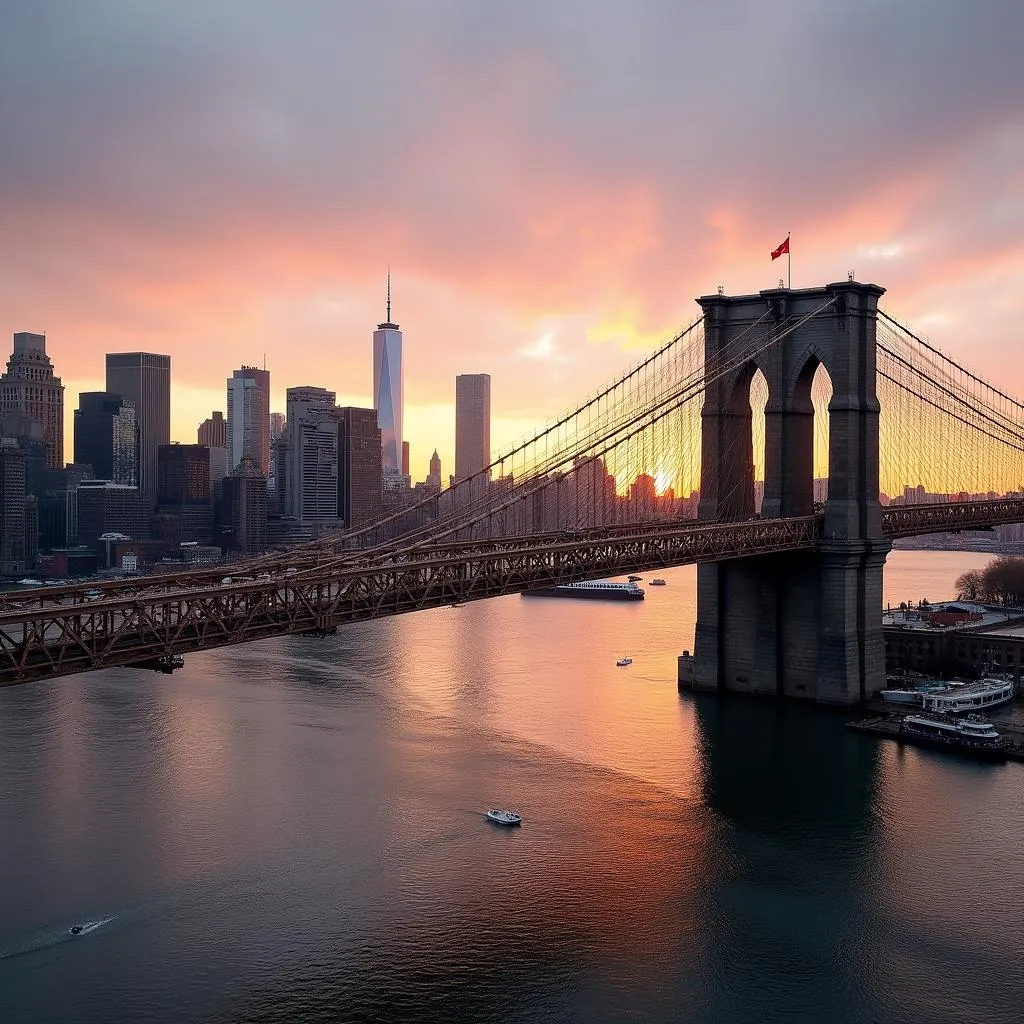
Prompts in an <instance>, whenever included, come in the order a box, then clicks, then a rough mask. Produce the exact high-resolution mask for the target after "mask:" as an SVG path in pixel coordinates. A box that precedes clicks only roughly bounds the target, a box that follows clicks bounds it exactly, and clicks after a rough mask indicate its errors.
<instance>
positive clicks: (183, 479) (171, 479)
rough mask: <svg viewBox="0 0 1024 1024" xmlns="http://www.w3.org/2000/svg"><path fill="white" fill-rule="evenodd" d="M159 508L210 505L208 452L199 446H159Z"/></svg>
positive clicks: (203, 446)
mask: <svg viewBox="0 0 1024 1024" xmlns="http://www.w3.org/2000/svg"><path fill="white" fill-rule="evenodd" d="M156 500H157V503H158V504H159V505H162V506H172V505H209V504H210V449H209V448H207V447H206V446H205V445H202V444H162V445H160V448H159V450H158V461H157V489H156Z"/></svg>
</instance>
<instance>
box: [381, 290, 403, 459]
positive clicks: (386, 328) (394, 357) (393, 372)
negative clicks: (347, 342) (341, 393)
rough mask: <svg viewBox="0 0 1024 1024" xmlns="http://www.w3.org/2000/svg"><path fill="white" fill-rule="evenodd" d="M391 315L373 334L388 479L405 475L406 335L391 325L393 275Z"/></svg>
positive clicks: (389, 306)
mask: <svg viewBox="0 0 1024 1024" xmlns="http://www.w3.org/2000/svg"><path fill="white" fill-rule="evenodd" d="M387 309H388V313H387V319H386V320H385V322H384V323H382V324H377V330H375V331H374V332H373V404H374V406H375V407H376V409H377V426H379V427H380V442H381V448H382V449H383V469H384V476H385V477H398V476H401V473H402V440H403V439H402V409H403V406H404V402H405V383H404V375H403V373H402V332H401V331H400V330H399V329H398V324H393V323H392V322H391V274H390V273H389V274H388V307H387Z"/></svg>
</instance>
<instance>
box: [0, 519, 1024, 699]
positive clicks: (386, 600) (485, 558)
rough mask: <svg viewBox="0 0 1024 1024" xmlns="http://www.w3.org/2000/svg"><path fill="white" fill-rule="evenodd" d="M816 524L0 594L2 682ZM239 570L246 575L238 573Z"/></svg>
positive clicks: (809, 536)
mask: <svg viewBox="0 0 1024 1024" xmlns="http://www.w3.org/2000/svg"><path fill="white" fill-rule="evenodd" d="M882 518H883V529H884V530H885V533H886V535H887V536H888V537H890V538H893V539H896V538H898V537H908V536H913V535H917V534H924V533H938V532H947V531H958V530H967V529H983V528H986V527H990V526H995V525H999V524H1001V523H1016V522H1022V521H1024V501H1021V500H1011V499H1003V500H996V501H984V502H959V503H951V504H944V505H907V506H890V507H888V508H886V509H883V513H882ZM824 519H825V517H824V515H822V514H816V515H813V516H804V517H794V518H787V519H752V520H750V521H748V522H743V523H703V522H697V521H693V520H688V521H685V522H674V523H652V524H646V525H644V526H620V527H609V528H604V529H591V530H583V531H572V532H565V533H558V534H548V535H545V536H540V537H520V538H504V539H498V540H486V539H484V540H477V541H468V542H465V541H464V542H452V543H445V544H429V543H428V544H420V545H416V546H414V547H409V548H405V549H402V548H400V547H395V548H394V549H390V550H384V549H371V550H368V551H365V552H348V553H346V554H344V555H342V556H341V557H340V558H339V557H338V556H334V555H326V554H323V553H321V554H320V555H318V556H317V555H310V554H309V553H308V552H304V553H302V554H300V553H298V552H296V555H297V556H298V557H295V558H292V559H289V558H288V555H287V553H284V554H282V555H280V556H279V557H278V559H277V560H275V561H271V560H268V559H258V560H254V561H252V562H245V563H236V564H232V565H231V566H229V567H227V568H225V567H223V566H222V567H220V568H219V569H218V570H216V572H215V573H213V574H211V572H210V570H204V571H201V572H197V573H181V574H177V575H171V576H153V577H142V578H138V579H134V580H130V581H125V580H120V581H108V582H103V583H94V582H90V583H84V584H82V583H80V584H75V585H68V586H57V587H42V588H37V589H33V590H20V591H14V592H9V593H6V594H4V595H2V599H0V685H10V684H14V683H22V682H29V681H31V680H35V679H45V678H50V677H54V676H61V675H70V674H73V673H76V672H87V671H90V670H92V669H97V668H103V667H107V666H115V665H133V664H134V665H141V664H148V665H152V664H154V663H155V662H156V661H157V660H158V659H166V658H169V657H171V656H173V655H183V654H187V653H190V652H193V651H199V650H207V649H210V648H214V647H223V646H227V645H230V644H239V643H246V642H248V641H251V640H260V639H265V638H267V637H273V636H283V635H286V634H290V633H310V632H313V633H317V632H323V631H326V630H330V629H333V628H334V627H336V626H338V625H340V624H343V623H345V622H355V621H358V620H361V619H370V618H378V617H381V616H385V615H399V614H401V613H403V612H410V611H418V610H421V609H425V608H437V607H442V606H444V605H450V604H455V603H460V602H463V601H472V600H479V599H481V598H485V597H496V596H498V595H501V594H516V593H522V592H523V591H526V590H530V589H533V588H535V587H540V586H548V585H551V584H555V583H570V582H575V581H580V580H587V579H598V578H604V577H608V576H616V575H622V574H625V573H630V572H650V571H653V570H657V569H664V568H668V567H670V566H674V565H684V564H687V563H694V562H714V561H723V560H725V559H731V558H744V557H749V556H752V555H766V554H773V553H781V552H790V551H802V550H813V549H814V547H815V545H816V544H817V543H818V541H820V540H822V539H823V530H824ZM317 558H319V559H320V561H321V564H316V559H317ZM325 558H329V559H330V561H329V563H326V564H325V563H323V560H324V559H325ZM225 572H230V573H231V576H230V577H227V576H224V575H223V574H224V573H225ZM246 572H249V573H255V574H256V575H255V576H252V575H246V576H242V575H241V574H242V573H246ZM96 592H98V596H96ZM87 594H88V595H89V596H87Z"/></svg>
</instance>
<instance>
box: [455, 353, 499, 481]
mask: <svg viewBox="0 0 1024 1024" xmlns="http://www.w3.org/2000/svg"><path fill="white" fill-rule="evenodd" d="M490 464H491V376H490V374H488V373H463V374H460V375H459V376H457V377H456V378H455V479H456V480H465V479H466V478H467V477H470V476H473V475H474V474H476V473H480V472H482V471H483V470H485V469H486V468H487V467H488V466H489V465H490Z"/></svg>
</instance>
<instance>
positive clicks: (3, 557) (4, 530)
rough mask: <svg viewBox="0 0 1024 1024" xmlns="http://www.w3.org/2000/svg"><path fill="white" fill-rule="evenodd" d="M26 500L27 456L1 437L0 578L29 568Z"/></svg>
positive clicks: (14, 443)
mask: <svg viewBox="0 0 1024 1024" xmlns="http://www.w3.org/2000/svg"><path fill="white" fill-rule="evenodd" d="M25 499H26V494H25V453H24V452H23V451H22V450H21V449H20V448H19V447H18V444H17V442H16V441H15V440H14V439H13V438H8V437H5V438H0V576H10V575H14V574H15V573H23V572H24V571H25V569H26V564H25Z"/></svg>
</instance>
